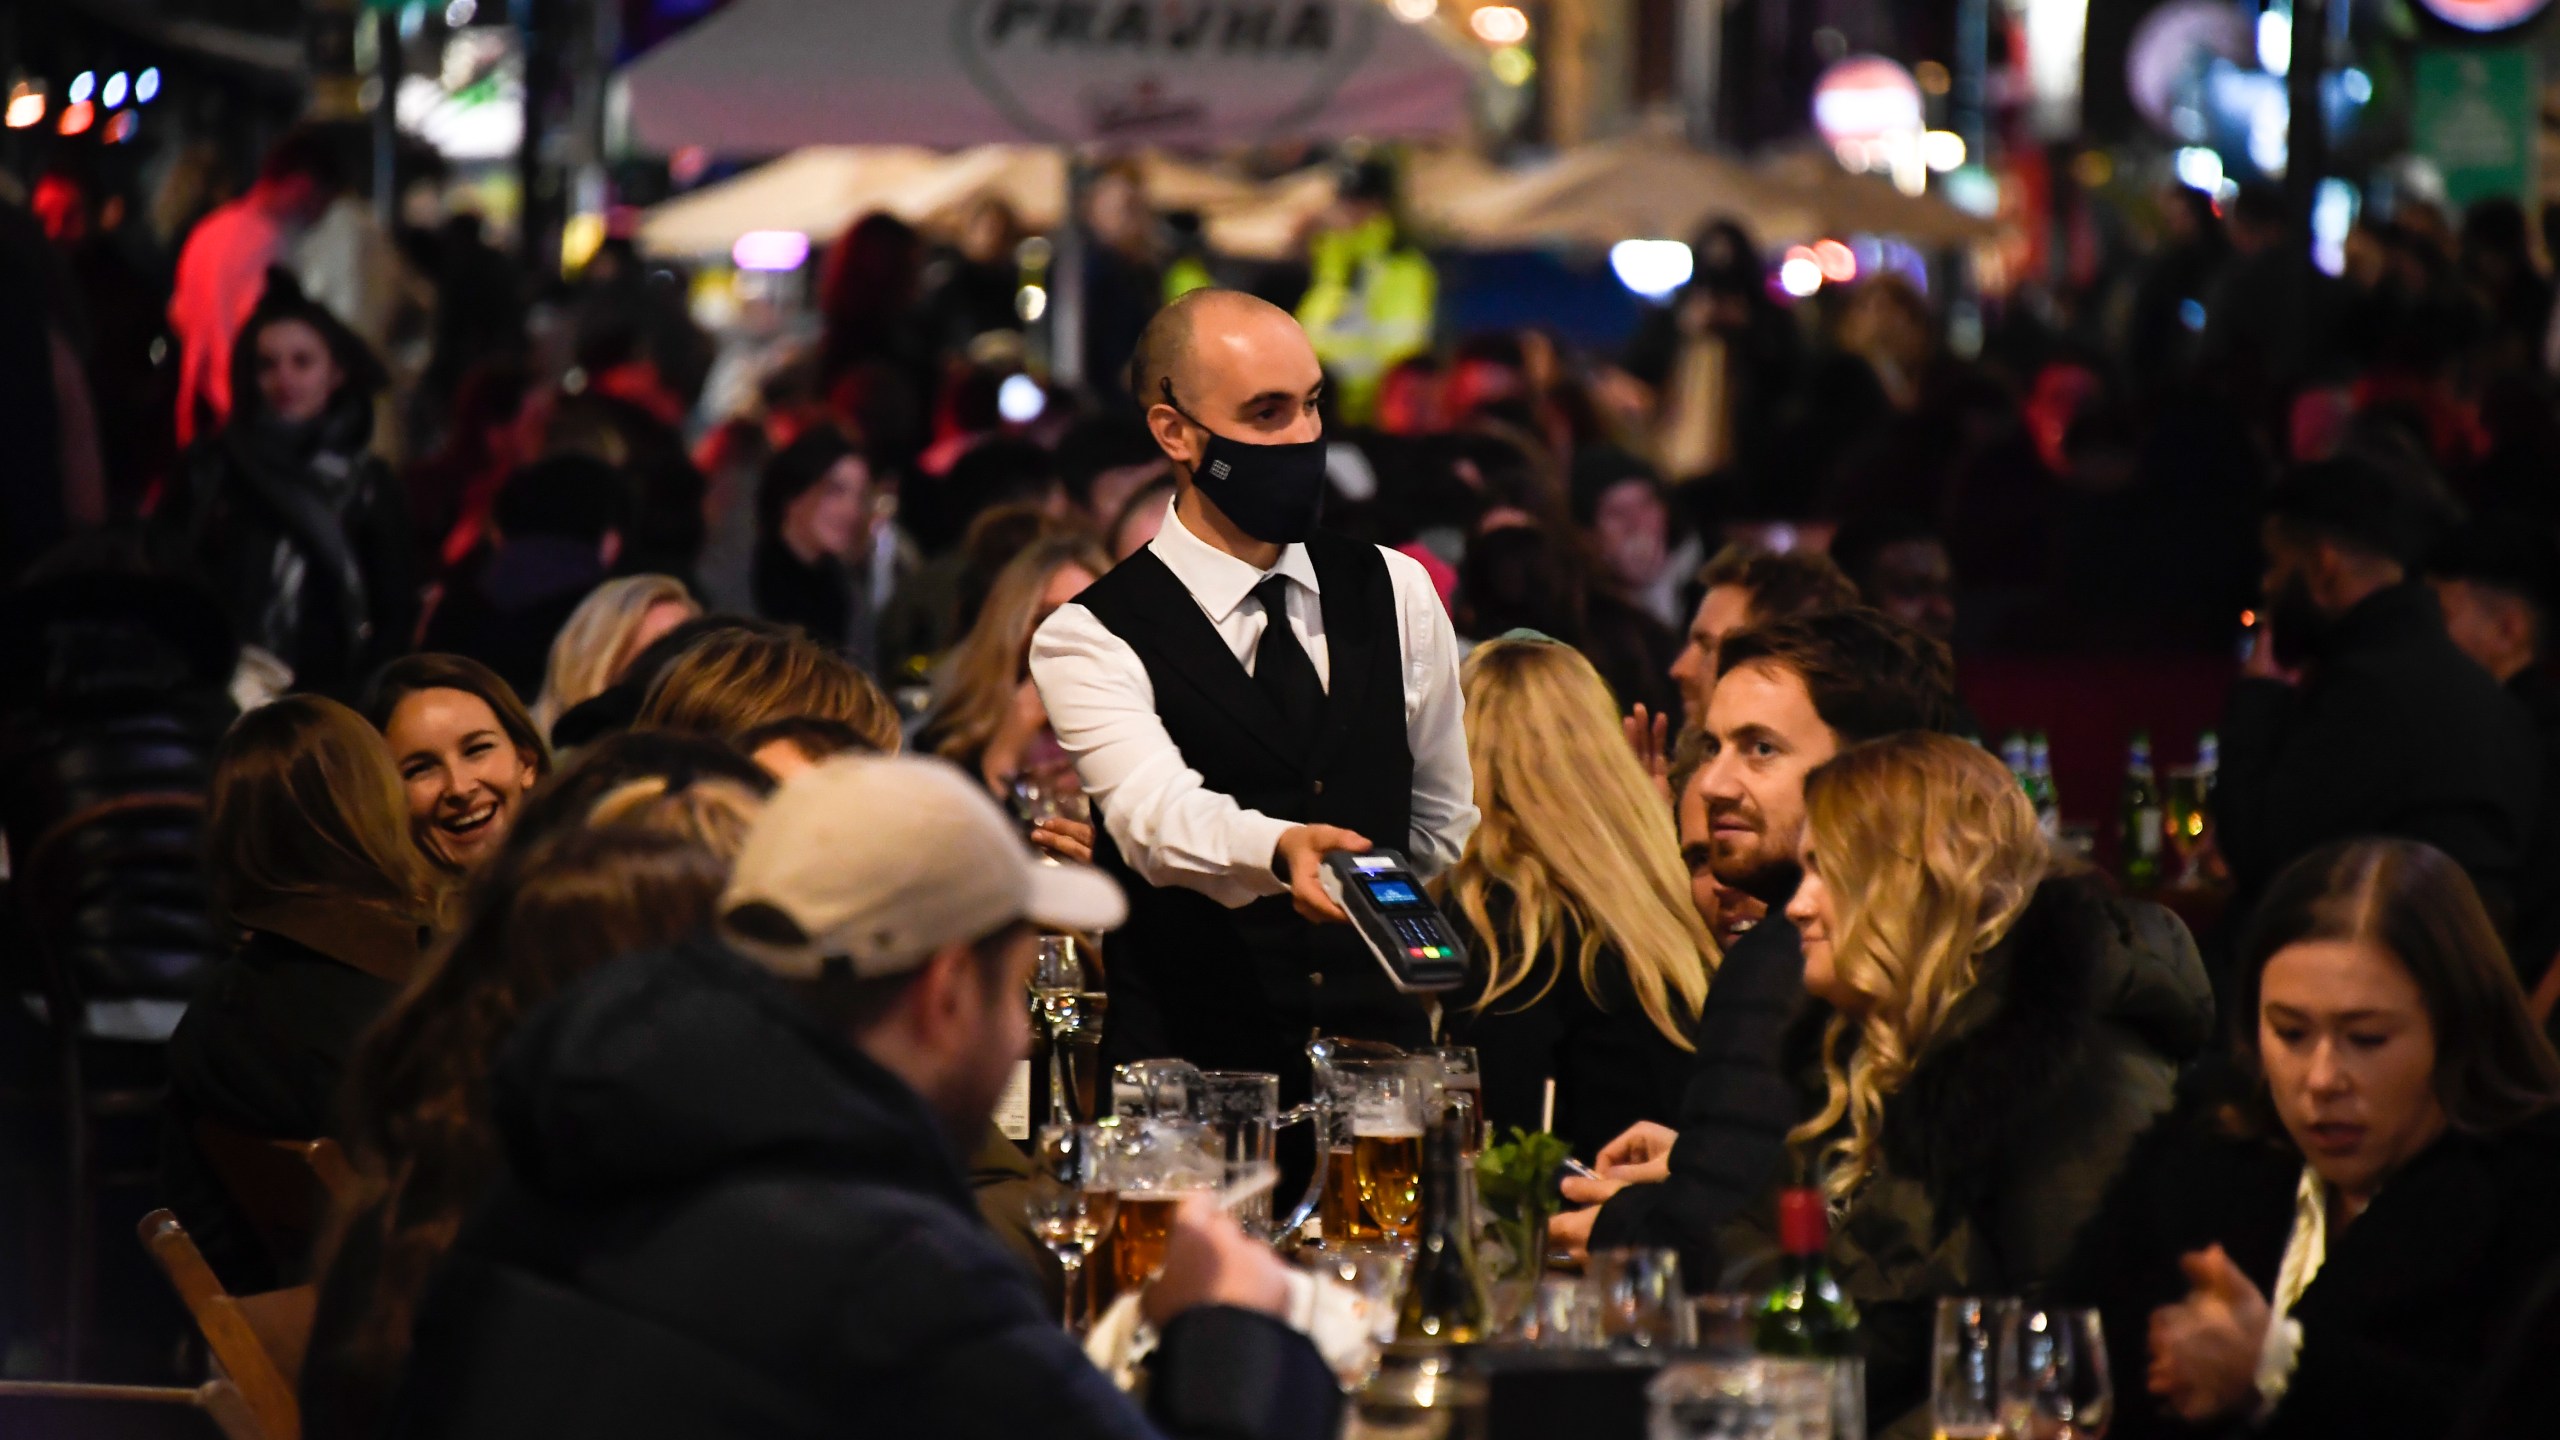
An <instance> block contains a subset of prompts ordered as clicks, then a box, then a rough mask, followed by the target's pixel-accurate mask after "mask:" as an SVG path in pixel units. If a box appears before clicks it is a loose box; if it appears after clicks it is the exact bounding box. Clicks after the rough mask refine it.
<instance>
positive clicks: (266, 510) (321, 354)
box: [152, 272, 418, 692]
mask: <svg viewBox="0 0 2560 1440" xmlns="http://www.w3.org/2000/svg"><path fill="white" fill-rule="evenodd" d="M231 355H232V362H231V363H232V370H233V372H234V374H233V380H232V389H231V393H232V395H233V397H234V400H233V408H232V412H231V418H230V421H229V423H227V424H225V425H224V426H223V428H222V430H221V431H220V432H219V433H218V434H215V435H213V436H211V437H210V438H208V439H206V440H204V441H201V442H199V443H198V444H197V445H196V446H195V448H194V449H192V450H190V451H188V452H187V455H186V458H185V460H184V462H183V464H182V465H181V467H180V473H179V474H178V475H177V476H176V477H174V478H173V479H172V481H171V488H170V490H169V493H168V494H167V496H166V497H165V498H164V499H163V500H162V502H161V505H160V507H159V510H158V511H157V512H156V513H155V514H154V516H153V522H152V523H153V527H154V529H155V530H156V531H157V532H158V533H159V534H160V536H161V539H162V543H163V544H164V545H165V546H166V547H167V548H168V549H170V550H171V551H172V552H174V553H176V554H178V555H181V556H183V557H184V558H185V559H186V560H187V561H189V562H191V563H192V564H193V565H195V566H196V567H197V568H198V569H199V570H200V571H201V572H202V573H203V574H204V575H205V576H206V577H207V578H208V579H209V580H211V581H212V583H213V585H214V589H215V592H216V593H217V594H218V595H220V596H221V598H222V602H223V607H224V609H225V611H226V612H228V614H229V615H230V617H231V622H232V625H233V627H234V628H235V629H236V630H237V631H238V632H239V634H240V636H241V638H242V639H243V640H244V641H246V642H247V643H249V644H251V645H255V646H258V647H259V648H261V649H263V650H265V651H267V652H268V653H269V654H272V655H274V656H275V657H276V658H277V659H279V660H281V661H283V662H284V663H285V664H286V665H287V666H289V667H290V668H291V669H292V671H293V677H294V683H295V685H296V686H297V687H299V688H301V689H305V690H322V691H339V692H344V691H345V690H347V689H348V688H349V687H352V686H353V685H354V684H355V683H356V682H357V681H359V680H360V679H361V678H362V677H363V676H364V675H365V674H366V673H367V672H368V671H370V670H371V669H372V668H373V667H374V666H375V665H376V664H378V663H379V662H380V661H381V660H382V659H384V658H385V657H387V656H391V655H396V654H398V653H399V652H400V650H401V648H402V647H403V646H404V645H406V644H407V643H408V639H409V632H410V630H411V628H412V627H413V625H414V624H415V622H416V619H417V613H418V603H417V602H418V597H417V588H418V578H417V571H418V564H417V553H416V542H415V540H414V538H413V537H412V535H411V534H410V529H409V512H408V500H407V498H406V492H405V491H403V489H402V488H401V486H400V482H399V480H398V478H397V477H395V476H394V475H393V474H392V473H391V470H390V467H388V466H386V465H384V464H383V463H382V461H381V460H380V459H378V458H376V457H375V456H374V455H373V454H372V453H371V451H370V450H369V449H368V448H367V447H368V445H369V444H370V442H371V441H372V438H373V397H374V394H375V393H376V392H377V391H378V390H380V389H381V388H382V383H383V376H382V367H381V366H380V364H379V363H378V362H376V361H375V359H374V358H373V356H372V354H371V353H370V352H368V351H367V350H366V349H365V348H364V342H363V341H361V340H359V339H357V338H356V337H355V335H354V334H353V333H352V332H351V331H349V330H348V329H347V327H346V326H344V325H343V324H340V323H339V321H338V319H337V317H336V316H334V315H331V314H330V313H329V312H328V311H327V310H325V309H323V308H322V307H320V306H318V305H315V304H313V303H312V302H310V301H309V300H306V299H304V298H303V296H302V292H301V291H300V290H299V289H297V288H296V287H295V286H294V284H293V281H292V280H291V278H290V277H288V276H285V275H284V274H282V273H281V272H278V273H276V274H274V275H271V276H270V277H269V279H268V282H267V292H266V297H265V298H264V299H262V300H261V301H259V303H258V308H257V310H256V311H255V312H253V313H252V314H251V315H250V317H249V321H248V323H247V324H246V325H245V326H243V327H242V328H241V331H240V337H239V339H238V341H237V342H236V343H235V344H234V345H233V346H232V351H231Z"/></svg>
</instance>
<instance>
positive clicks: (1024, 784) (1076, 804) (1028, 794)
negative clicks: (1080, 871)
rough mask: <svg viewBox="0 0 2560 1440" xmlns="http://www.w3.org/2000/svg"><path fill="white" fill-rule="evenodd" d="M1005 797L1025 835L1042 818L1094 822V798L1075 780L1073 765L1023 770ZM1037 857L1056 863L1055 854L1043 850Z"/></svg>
mask: <svg viewBox="0 0 2560 1440" xmlns="http://www.w3.org/2000/svg"><path fill="white" fill-rule="evenodd" d="M1007 799H1008V800H1009V801H1010V803H1011V805H1012V808H1013V818H1014V819H1015V820H1017V821H1020V822H1021V824H1022V833H1023V834H1024V836H1026V837H1028V836H1029V835H1030V834H1031V833H1032V832H1033V831H1034V830H1036V829H1038V828H1039V825H1040V822H1041V821H1043V820H1074V821H1078V822H1081V823H1084V824H1088V825H1089V824H1091V823H1093V799H1092V797H1091V796H1088V795H1086V794H1085V793H1084V786H1083V785H1082V784H1081V783H1079V781H1078V780H1077V777H1076V772H1075V767H1074V766H1072V765H1057V766H1033V767H1029V768H1026V769H1024V770H1022V771H1021V772H1020V773H1018V774H1016V775H1015V776H1014V777H1013V782H1012V784H1011V786H1010V787H1008V793H1007ZM1040 859H1041V860H1042V861H1043V862H1044V863H1046V864H1050V865H1055V864H1057V863H1058V857H1056V856H1054V855H1052V854H1050V853H1049V852H1048V851H1046V850H1043V851H1041V852H1040Z"/></svg>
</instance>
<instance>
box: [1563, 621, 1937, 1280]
mask: <svg viewBox="0 0 2560 1440" xmlns="http://www.w3.org/2000/svg"><path fill="white" fill-rule="evenodd" d="M1718 662H1719V664H1720V665H1721V666H1722V672H1723V673H1722V675H1721V677H1720V678H1719V679H1718V681H1717V683H1716V684H1715V685H1714V687H1713V689H1712V691H1711V694H1712V696H1713V701H1712V703H1711V704H1710V706H1709V707H1708V709H1707V711H1706V713H1705V716H1704V718H1703V720H1702V721H1701V722H1700V723H1699V724H1698V725H1697V727H1696V729H1697V730H1698V732H1700V735H1701V738H1700V739H1699V741H1698V742H1697V749H1698V751H1699V754H1700V757H1701V764H1700V768H1699V770H1698V771H1697V774H1696V778H1695V779H1693V780H1692V781H1690V783H1689V785H1688V787H1686V788H1687V789H1688V790H1690V791H1693V792H1695V793H1696V795H1697V796H1698V798H1699V801H1700V802H1701V805H1702V818H1703V819H1704V821H1705V823H1706V826H1707V835H1706V838H1705V858H1706V861H1707V865H1708V868H1709V870H1710V871H1711V872H1712V878H1713V879H1714V880H1715V881H1717V882H1720V883H1721V884H1722V885H1725V886H1729V887H1732V888H1734V889H1737V890H1740V891H1742V892H1743V893H1745V894H1747V895H1749V896H1751V897H1752V898H1753V899H1756V900H1758V901H1761V902H1762V903H1764V904H1766V905H1767V906H1768V908H1769V913H1768V915H1767V916H1766V917H1765V918H1764V919H1762V920H1760V921H1759V923H1757V924H1756V925H1754V926H1753V927H1752V928H1751V929H1750V930H1749V931H1748V932H1747V933H1745V934H1744V935H1742V936H1741V937H1740V938H1739V939H1737V940H1735V941H1734V942H1733V944H1732V945H1731V946H1730V947H1729V948H1728V949H1727V950H1726V951H1725V957H1724V963H1723V964H1721V965H1719V966H1718V967H1717V969H1716V979H1715V984H1714V985H1712V986H1711V987H1709V989H1708V991H1707V1003H1706V1007H1705V1008H1704V1009H1703V1010H1701V1011H1700V1012H1699V1015H1698V1026H1697V1031H1696V1035H1695V1041H1696V1045H1697V1055H1698V1064H1697V1068H1696V1070H1695V1071H1694V1072H1693V1073H1692V1074H1691V1076H1690V1079H1689V1084H1688V1088H1687V1090H1686V1091H1685V1092H1683V1094H1682V1095H1681V1098H1680V1113H1679V1114H1678V1115H1677V1116H1675V1117H1673V1118H1674V1119H1675V1120H1676V1121H1677V1123H1678V1129H1677V1130H1676V1131H1675V1130H1674V1129H1672V1128H1671V1127H1670V1126H1666V1125H1657V1124H1652V1123H1649V1122H1648V1123H1646V1124H1641V1125H1638V1126H1636V1127H1635V1128H1633V1129H1631V1130H1629V1131H1628V1132H1627V1133H1626V1134H1624V1135H1622V1136H1620V1137H1618V1139H1616V1140H1615V1141H1612V1142H1611V1143H1610V1144H1609V1146H1608V1148H1606V1149H1604V1150H1603V1151H1601V1152H1600V1156H1599V1169H1600V1174H1601V1175H1602V1176H1603V1177H1605V1178H1602V1179H1584V1178H1582V1177H1580V1176H1569V1177H1567V1178H1566V1179H1565V1181H1564V1193H1565V1198H1567V1199H1569V1200H1572V1201H1575V1202H1577V1203H1580V1204H1584V1205H1597V1206H1598V1207H1599V1208H1597V1209H1587V1210H1578V1211H1573V1212H1570V1213H1568V1214H1565V1215H1561V1216H1558V1217H1557V1219H1556V1232H1555V1233H1556V1237H1557V1239H1559V1240H1560V1241H1562V1242H1564V1243H1565V1244H1567V1245H1570V1246H1574V1247H1576V1248H1579V1247H1581V1246H1584V1245H1598V1246H1603V1247H1608V1246H1622V1245H1646V1246H1676V1247H1679V1248H1680V1249H1682V1250H1683V1251H1684V1252H1685V1253H1684V1259H1683V1261H1682V1264H1683V1265H1684V1266H1689V1265H1694V1266H1698V1267H1700V1268H1699V1269H1698V1271H1697V1273H1700V1274H1713V1273H1716V1264H1715V1255H1714V1232H1715V1229H1716V1227H1717V1226H1718V1225H1720V1224H1721V1223H1723V1221H1724V1220H1726V1219H1728V1218H1730V1217H1731V1216H1732V1215H1734V1214H1735V1213H1737V1212H1738V1211H1739V1210H1740V1209H1741V1208H1742V1207H1743V1206H1744V1205H1747V1204H1749V1203H1750V1202H1751V1201H1753V1200H1755V1199H1757V1198H1759V1196H1760V1195H1761V1194H1762V1193H1763V1192H1764V1191H1765V1190H1766V1188H1767V1185H1768V1182H1769V1181H1770V1180H1771V1179H1772V1178H1774V1177H1775V1176H1776V1174H1777V1172H1778V1167H1779V1165H1780V1164H1781V1163H1782V1161H1783V1160H1784V1157H1785V1154H1786V1136H1787V1131H1788V1129H1789V1128H1790V1127H1791V1126H1793V1125H1794V1124H1795V1122H1796V1120H1797V1119H1798V1118H1799V1116H1798V1114H1797V1101H1796V1096H1795V1090H1794V1086H1793V1085H1792V1084H1791V1083H1790V1082H1789V1080H1788V1078H1787V1075H1786V1073H1785V1072H1784V1070H1783V1068H1782V1064H1781V1059H1782V1057H1781V1055H1780V1053H1779V1052H1780V1049H1781V1046H1780V1040H1781V1038H1782V1037H1783V1036H1784V1035H1785V1033H1786V1031H1787V1028H1788V1025H1789V1022H1790V1021H1791V1020H1792V1019H1793V1018H1794V1016H1795V1014H1796V1011H1797V1010H1798V1008H1799V1007H1800V1006H1801V1005H1802V1004H1803V1002H1804V952H1803V950H1802V948H1801V947H1800V945H1799V943H1798V940H1797V936H1796V928H1795V926H1794V925H1793V924H1791V923H1789V922H1788V920H1787V919H1786V917H1785V915H1784V914H1783V913H1781V909H1782V907H1783V906H1784V905H1785V904H1786V902H1787V899H1788V897H1789V896H1791V895H1793V894H1794V893H1795V889H1796V882H1797V880H1798V879H1799V878H1801V874H1802V872H1801V870H1800V869H1799V867H1798V864H1797V860H1796V853H1797V845H1798V842H1799V841H1800V840H1801V838H1802V836H1803V833H1804V778H1805V776H1806V775H1807V774H1809V773H1810V772H1811V771H1812V770H1813V768H1814V767H1815V766H1817V765H1820V764H1821V763H1822V762H1824V761H1826V760H1828V759H1830V758H1831V757H1832V756H1834V755H1837V754H1838V753H1840V752H1841V751H1842V750H1844V749H1847V748H1848V747H1849V746H1852V745H1855V744H1857V743H1859V742H1860V741H1863V740H1873V739H1877V738H1879V737H1881V736H1885V735H1892V734H1896V733H1899V732H1901V731H1905V730H1936V731H1941V732H1943V731H1945V730H1947V729H1949V728H1950V727H1951V726H1952V725H1953V724H1954V723H1955V717H1956V713H1957V712H1956V703H1955V665H1954V662H1953V661H1951V660H1950V659H1948V657H1947V651H1946V647H1945V646H1943V645H1940V644H1939V643H1937V642H1936V641H1934V640H1931V639H1930V638H1928V637H1927V636H1925V635H1922V634H1921V633H1920V632H1918V631H1916V630H1914V629H1912V628H1911V627H1910V626H1908V625H1904V624H1901V623H1900V622H1898V621H1894V620H1889V619H1887V618H1885V617H1884V616H1883V615H1880V614H1878V613H1877V612H1875V611H1873V610H1865V609H1855V610H1831V611H1825V612H1822V613H1818V614H1812V615H1803V616H1798V617H1796V618H1795V619H1791V620H1779V621H1775V622H1773V623H1770V624H1767V625H1762V626H1758V627H1756V628H1752V629H1747V630H1741V631H1737V632H1736V633H1734V634H1732V635H1729V636H1726V637H1723V639H1722V643H1721V646H1720V652H1719V655H1718ZM1682 838H1683V839H1684V840H1685V839H1687V838H1688V837H1687V836H1685V835H1684V836H1683V837H1682ZM1675 1142H1677V1143H1676V1145H1675ZM1675 1153H1676V1156H1677V1163H1676V1164H1675V1163H1674V1156H1675ZM1645 1182H1656V1183H1645ZM1602 1202H1605V1203H1602Z"/></svg>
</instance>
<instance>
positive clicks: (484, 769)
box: [364, 655, 551, 875]
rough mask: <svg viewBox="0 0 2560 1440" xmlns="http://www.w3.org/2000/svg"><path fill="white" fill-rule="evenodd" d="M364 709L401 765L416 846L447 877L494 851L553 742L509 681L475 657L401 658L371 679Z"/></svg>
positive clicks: (542, 771)
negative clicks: (549, 742) (545, 739)
mask: <svg viewBox="0 0 2560 1440" xmlns="http://www.w3.org/2000/svg"><path fill="white" fill-rule="evenodd" d="M364 709H365V718H367V719H369V720H371V721H372V722H373V725H374V728H375V729H377V730H380V731H381V732H382V740H383V743H384V744H385V745H387V746H389V747H390V749H391V758H392V763H393V764H394V765H395V766H396V767H397V768H398V770H399V772H400V787H401V791H402V793H403V795H404V796H405V797H406V798H407V801H408V806H409V827H410V834H411V835H412V836H413V837H415V839H416V841H417V845H418V850H419V852H420V853H421V854H423V855H425V856H426V857H427V859H428V860H429V861H431V862H433V863H434V865H435V866H436V867H437V868H438V869H440V870H444V871H447V872H449V873H451V874H455V875H461V874H466V873H468V872H470V871H471V870H473V869H475V868H477V867H478V866H479V865H480V863H481V862H482V861H484V860H486V859H488V857H490V856H491V855H494V854H496V853H497V851H498V845H499V842H501V841H503V840H504V839H506V836H507V827H508V826H510V825H512V824H514V823H515V816H516V808H517V807H518V806H519V805H521V804H522V803H523V801H524V797H525V792H527V791H529V790H531V789H532V788H533V786H534V782H536V781H538V780H540V779H541V778H542V777H543V776H544V775H546V774H549V773H550V770H551V747H550V746H548V745H546V744H544V743H543V739H542V733H541V732H540V731H539V730H537V729H535V728H534V724H533V719H532V717H531V716H529V715H527V714H526V713H525V708H524V702H523V701H521V700H519V699H517V698H516V692H515V687H513V686H511V685H509V684H508V683H507V682H506V681H504V680H502V679H500V678H498V674H497V672H496V671H493V670H491V669H490V668H489V667H488V666H486V665H483V664H481V663H480V662H479V661H477V660H473V659H469V658H467V657H465V656H461V655H404V656H402V657H401V658H399V659H397V660H394V661H392V662H391V663H390V664H388V665H385V666H384V667H382V671H381V673H380V674H378V675H376V676H374V677H373V684H372V685H371V686H369V687H368V688H367V690H366V693H365V701H364Z"/></svg>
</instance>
